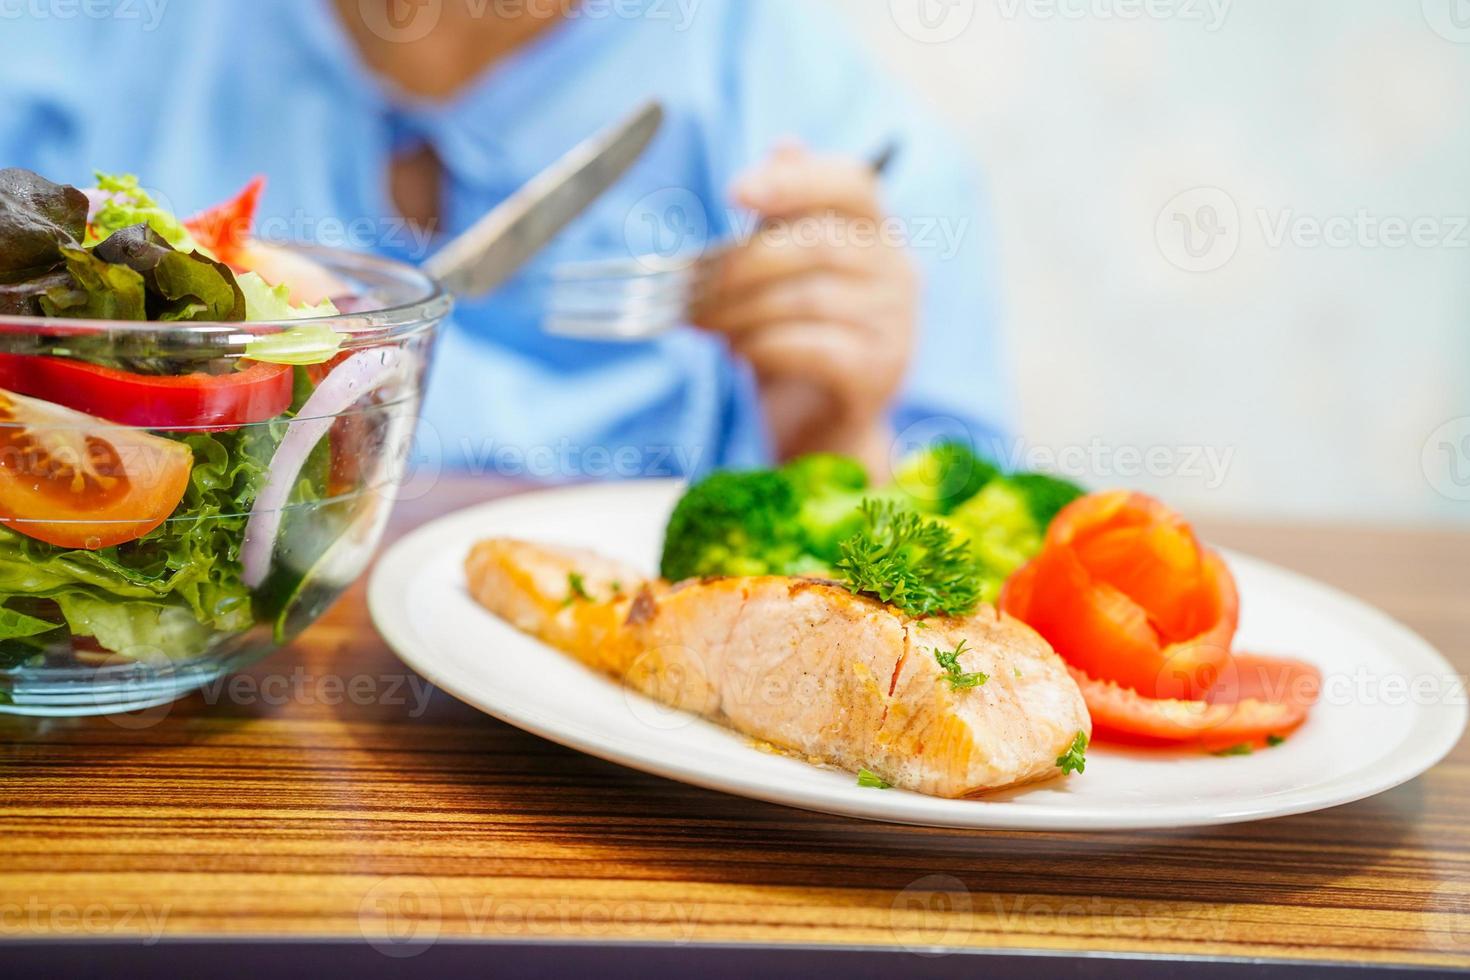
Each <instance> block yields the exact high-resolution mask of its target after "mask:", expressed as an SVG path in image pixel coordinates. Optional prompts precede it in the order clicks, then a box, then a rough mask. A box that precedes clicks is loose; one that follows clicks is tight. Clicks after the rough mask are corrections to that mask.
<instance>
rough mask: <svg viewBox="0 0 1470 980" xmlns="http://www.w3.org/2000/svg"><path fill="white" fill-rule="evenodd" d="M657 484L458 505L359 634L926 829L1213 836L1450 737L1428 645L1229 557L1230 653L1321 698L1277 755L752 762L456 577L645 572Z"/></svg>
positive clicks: (660, 512)
mask: <svg viewBox="0 0 1470 980" xmlns="http://www.w3.org/2000/svg"><path fill="white" fill-rule="evenodd" d="M678 493H679V486H678V485H677V484H675V483H673V482H667V481H659V482H644V483H624V484H610V485H605V486H591V487H579V488H574V489H564V490H552V491H545V492H540V493H533V494H528V495H525V496H519V497H513V498H509V499H506V500H502V501H496V502H493V503H489V504H485V505H483V506H479V507H474V508H471V509H469V510H465V511H461V512H460V513H457V514H453V515H451V516H449V517H445V518H443V519H441V520H438V521H436V522H434V523H432V524H429V525H428V526H426V527H423V528H421V529H419V530H418V531H417V532H415V533H413V534H411V535H409V536H408V537H407V538H405V539H404V540H402V541H400V542H399V543H398V544H397V545H396V546H395V547H393V548H392V549H391V550H390V551H389V552H388V553H387V554H386V555H385V556H384V557H383V558H382V560H381V561H380V562H379V563H378V566H377V570H376V571H375V573H374V575H373V579H372V583H371V590H370V595H369V602H370V605H371V607H372V613H373V618H374V621H375V622H376V623H377V626H378V628H379V629H380V630H381V631H382V632H383V635H384V636H385V637H386V638H387V640H388V642H389V643H390V644H391V645H392V646H393V648H394V649H395V650H397V651H398V653H399V654H400V655H401V656H402V658H403V659H404V661H405V662H407V663H408V665H409V666H411V667H412V668H413V669H415V670H417V671H418V672H419V673H420V674H422V675H424V677H426V678H428V679H429V680H430V681H432V682H433V683H434V684H437V685H438V686H439V687H442V688H444V689H445V690H446V691H448V692H449V693H451V694H453V695H454V696H456V697H458V698H460V699H461V700H463V701H466V702H468V703H469V704H471V705H474V706H475V707H477V708H479V709H481V710H482V711H485V712H488V713H489V714H491V715H494V716H495V717H497V718H500V719H502V720H503V721H506V722H509V723H510V724H512V725H515V726H517V727H519V728H523V729H525V730H526V731H528V732H533V733H535V734H537V735H540V736H542V737H543V738H548V739H550V740H552V741H554V742H559V743H561V744H562V745H566V746H570V747H571V748H574V749H578V750H580V751H583V752H587V753H590V754H592V755H596V756H600V757H602V758H604V759H608V760H611V761H613V762H618V763H621V764H623V765H626V766H631V767H633V768H635V769H642V770H644V771H647V772H651V773H656V774H658V775H660V776H666V777H668V778H670V779H677V780H681V781H683V782H687V783H692V784H694V785H696V786H704V787H707V788H710V789H716V790H722V791H724V792H728V793H735V794H738V795H740V796H749V797H754V798H756V799H761V800H769V801H771V802H774V803H784V804H787V805H789V806H795V807H803V808H806V809H810V810H820V811H823V812H827V813H837V814H844V815H847V816H853V817H863V818H867V819H871V820H886V821H892V822H896V823H912V824H925V825H930V826H942V827H975V828H985V827H1005V828H1020V829H1029V830H1105V829H1133V828H1147V827H1184V826H1195V825H1203V824H1219V823H1231V822H1236V821H1242V820H1256V819H1261V818H1264V817H1276V816H1283V815H1286V814H1291V813H1303V812H1306V811H1310V810H1318V809H1322V808H1324V807H1329V806H1335V805H1337V804H1340V803H1347V802H1350V801H1352V800H1358V799H1362V798H1363V797H1366V796H1371V795H1373V794H1375V793H1380V792H1383V791H1384V790H1386V789H1390V788H1392V787H1394V786H1397V785H1398V784H1400V783H1403V782H1405V781H1407V780H1409V779H1412V778H1414V777H1415V776H1417V775H1419V774H1420V773H1422V772H1423V771H1424V770H1426V769H1428V768H1429V767H1430V766H1432V765H1434V764H1435V763H1436V762H1438V761H1439V760H1440V759H1441V758H1443V757H1444V755H1445V753H1447V752H1448V751H1449V750H1450V749H1451V748H1452V747H1453V746H1454V745H1455V743H1456V742H1457V741H1458V740H1459V738H1460V734H1461V732H1462V731H1463V729H1464V727H1465V715H1466V707H1465V697H1464V692H1463V690H1462V682H1461V681H1460V679H1459V678H1458V676H1457V675H1456V673H1455V671H1454V670H1453V668H1451V667H1450V665H1449V664H1448V663H1447V662H1446V661H1445V660H1444V658H1443V657H1441V656H1440V655H1439V654H1438V653H1436V652H1435V651H1434V650H1433V649H1432V648H1431V647H1430V646H1429V645H1428V644H1426V643H1425V642H1424V641H1423V640H1422V639H1420V638H1419V637H1418V636H1416V635H1415V634H1413V633H1412V632H1410V631H1409V630H1408V629H1406V628H1405V627H1403V626H1401V625H1399V624H1398V623H1396V622H1394V621H1393V620H1390V619H1389V618H1388V617H1386V616H1384V615H1383V614H1381V613H1379V612H1377V611H1375V610H1373V609H1371V608H1369V607H1367V606H1365V605H1363V604H1362V603H1360V602H1358V601H1356V600H1354V599H1351V598H1349V597H1348V596H1345V595H1343V594H1341V593H1339V592H1335V591H1333V590H1331V589H1329V588H1326V587H1325V586H1322V585H1319V584H1317V583H1315V582H1312V581H1310V580H1307V579H1304V578H1302V577H1300V576H1298V575H1295V574H1292V573H1290V572H1286V571H1283V570H1281V569H1278V568H1275V567H1272V566H1270V565H1267V564H1264V563H1262V562H1259V561H1255V560H1253V559H1250V558H1245V557H1242V556H1239V555H1227V560H1228V561H1229V563H1230V566H1231V568H1232V569H1233V570H1234V572H1235V575H1236V578H1237V581H1238V583H1239V586H1240V591H1241V596H1242V618H1241V624H1240V633H1239V640H1240V646H1241V647H1242V648H1245V649H1252V650H1260V651H1269V652H1273V653H1279V654H1283V655H1291V656H1296V657H1299V658H1301V659H1304V660H1308V661H1311V662H1313V663H1315V664H1316V665H1317V666H1319V667H1320V668H1321V669H1322V672H1323V675H1324V684H1323V698H1322V701H1321V703H1320V704H1319V705H1318V706H1317V708H1316V709H1315V710H1314V712H1313V714H1312V716H1311V718H1310V719H1309V720H1308V721H1307V723H1306V724H1305V725H1304V726H1303V727H1302V728H1301V729H1300V730H1299V731H1298V732H1296V733H1295V734H1294V735H1293V736H1292V737H1291V738H1290V739H1289V740H1288V741H1287V742H1286V743H1285V744H1284V745H1281V746H1278V747H1277V748H1274V749H1268V750H1263V751H1259V752H1256V753H1254V754H1252V755H1249V756H1230V757H1215V756H1209V755H1202V754H1200V753H1198V752H1188V753H1185V752H1180V753H1163V754H1160V753H1149V752H1140V751H1132V750H1122V749H1116V748H1110V747H1108V746H1106V745H1101V744H1098V745H1094V746H1093V747H1092V748H1091V749H1089V751H1088V753H1087V772H1086V773H1085V774H1083V775H1080V776H1072V777H1070V778H1066V779H1057V780H1053V781H1051V782H1050V783H1046V784H1043V785H1040V786H1037V787H1033V788H1029V789H1022V790H1015V791H1009V792H1005V793H1002V794H999V795H992V796H989V797H986V798H984V799H978V800H943V799H936V798H933V797H928V796H922V795H919V794H917V793H909V792H905V791H902V790H896V789H890V790H877V789H867V788H863V787H859V786H858V785H856V782H855V780H854V778H853V776H852V775H851V774H850V773H846V772H839V771H835V770H830V769H824V768H820V767H817V766H812V765H808V764H807V763H804V762H801V761H798V760H796V759H792V758H788V757H785V756H782V755H775V754H771V753H768V752H763V751H760V750H759V749H758V748H756V747H754V746H753V745H752V744H751V742H750V741H749V740H748V739H746V738H745V737H744V736H742V735H740V734H738V733H735V732H732V731H729V730H727V729H724V728H721V727H719V726H718V725H714V724H711V723H709V722H707V721H704V720H702V719H699V718H696V717H694V716H692V715H688V714H685V713H683V712H679V711H675V710H673V709H670V708H666V707H664V706H662V705H659V704H657V703H655V702H653V701H650V700H648V699H645V698H644V697H642V696H641V695H638V694H635V693H633V692H631V691H629V690H627V689H625V688H624V687H622V686H621V685H619V684H618V683H616V682H614V681H613V680H611V679H609V678H607V677H605V676H603V675H601V674H598V673H595V672H593V671H590V670H588V669H587V668H585V667H583V666H582V665H581V664H579V663H577V662H576V661H574V660H572V659H571V658H570V657H567V656H565V655H564V654H561V653H559V652H557V651H556V650H553V649H551V648H549V647H546V646H543V645H542V644H541V643H539V642H537V641H535V640H533V639H530V638H528V637H526V636H524V635H522V634H521V633H519V632H517V631H516V630H514V629H512V628H511V627H510V626H508V625H506V624H505V623H504V622H502V621H501V620H500V619H499V618H497V617H496V616H494V615H493V614H491V613H489V612H487V611H486V610H484V609H482V608H481V607H480V606H478V605H477V604H476V603H475V602H474V601H473V600H472V599H471V598H470V597H469V594H468V592H467V591H466V588H465V584H464V574H463V571H462V568H461V565H462V562H463V560H464V556H465V554H466V553H467V551H468V549H469V547H470V545H471V544H472V543H473V542H474V541H476V540H478V539H480V538H482V537H487V536H491V535H514V536H516V537H520V538H525V539H528V540H535V541H545V542H548V543H557V544H567V545H577V546H582V547H589V548H594V549H596V550H598V551H600V552H603V553H605V554H607V555H609V556H611V557H615V558H621V559H624V560H627V561H631V562H634V563H636V564H637V565H639V566H640V567H645V568H648V569H650V570H652V569H653V568H654V567H656V565H657V555H658V548H659V545H660V541H661V539H662V532H663V525H664V521H665V519H666V518H667V515H668V513H669V509H670V508H671V507H672V505H673V503H674V501H675V500H676V499H677V496H678Z"/></svg>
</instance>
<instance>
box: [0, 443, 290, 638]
mask: <svg viewBox="0 0 1470 980" xmlns="http://www.w3.org/2000/svg"><path fill="white" fill-rule="evenodd" d="M282 431H283V423H278V424H266V425H254V426H247V427H246V428H244V429H239V430H236V431H234V432H220V433H196V434H193V435H189V436H187V437H185V438H184V439H183V440H182V441H183V442H185V443H186V444H187V445H188V446H189V448H190V449H192V450H193V452H194V469H193V471H192V472H191V474H190V477H189V488H188V490H187V491H186V492H185V495H184V500H183V503H182V504H181V505H180V508H179V510H178V511H176V512H175V514H174V516H172V517H170V518H169V520H167V521H165V522H164V523H163V524H162V525H160V526H159V527H158V528H156V529H154V530H153V531H151V532H149V533H148V534H147V535H145V536H144V537H142V538H140V539H138V540H137V541H131V542H128V543H126V544H122V545H118V546H116V547H113V548H103V549H101V550H98V551H81V550H67V549H63V548H57V547H54V546H52V545H48V544H45V543H44V542H41V541H37V540H35V539H33V538H28V537H25V536H24V535H21V534H18V533H16V532H14V531H11V530H9V529H8V528H4V527H0V595H7V596H25V597H27V598H29V599H32V600H35V599H49V600H52V601H54V602H55V603H56V604H57V605H58V606H59V607H60V609H61V612H62V614H63V615H64V616H65V617H66V620H67V625H68V626H69V627H70V628H71V629H72V631H73V632H74V633H79V634H81V635H86V636H93V637H95V638H96V640H97V642H98V643H99V644H101V645H102V646H103V647H104V648H105V649H108V650H111V651H113V652H115V653H120V654H123V655H124V656H133V657H135V658H136V657H143V656H145V655H146V656H149V657H151V656H155V655H157V654H162V655H163V656H167V657H170V658H174V659H186V658H189V657H193V656H197V655H199V654H201V653H203V652H205V650H206V649H207V647H208V645H209V643H210V642H211V641H212V639H213V638H216V637H219V636H222V635H230V634H235V633H239V632H242V631H244V630H247V629H249V628H251V627H252V626H253V625H254V624H255V622H256V615H255V610H254V608H253V604H252V597H251V594H250V590H249V589H247V588H246V587H245V585H244V583H243V582H242V581H241V579H240V575H241V567H240V553H239V549H240V544H241V542H242V541H243V540H244V536H245V522H246V521H247V520H248V518H249V514H250V505H251V503H252V502H253V501H254V499H255V496H256V494H257V493H258V492H259V490H260V487H261V485H262V484H263V483H264V482H265V478H266V467H267V465H268V463H269V461H270V458H271V455H272V454H273V453H274V451H275V447H276V445H277V443H278V442H279V440H280V435H281V432H282Z"/></svg>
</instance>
